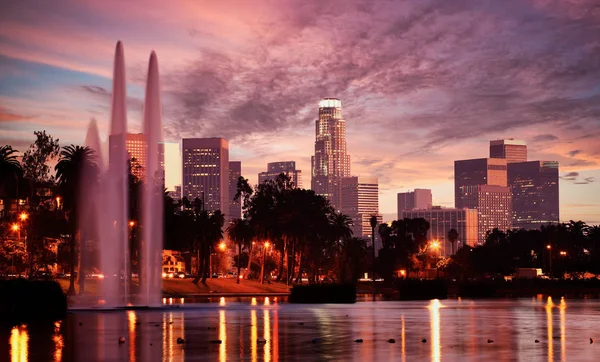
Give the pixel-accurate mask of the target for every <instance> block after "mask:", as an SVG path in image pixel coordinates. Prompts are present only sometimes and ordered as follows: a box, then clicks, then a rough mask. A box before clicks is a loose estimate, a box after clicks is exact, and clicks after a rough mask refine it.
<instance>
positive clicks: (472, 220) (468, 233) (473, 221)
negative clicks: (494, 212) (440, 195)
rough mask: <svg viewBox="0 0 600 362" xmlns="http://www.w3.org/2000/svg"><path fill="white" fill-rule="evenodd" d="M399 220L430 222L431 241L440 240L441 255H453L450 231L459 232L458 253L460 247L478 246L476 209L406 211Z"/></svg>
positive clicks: (436, 208)
mask: <svg viewBox="0 0 600 362" xmlns="http://www.w3.org/2000/svg"><path fill="white" fill-rule="evenodd" d="M398 218H399V219H403V218H408V219H415V218H423V219H425V220H427V222H429V235H428V236H429V239H430V240H438V241H439V242H440V244H441V249H440V255H441V256H449V255H451V254H452V245H451V243H450V241H449V240H448V231H450V229H454V230H456V231H457V232H458V241H457V243H456V244H455V245H454V251H455V252H456V251H457V250H458V249H459V248H460V247H462V246H464V245H468V246H471V247H475V246H477V244H478V224H477V210H475V209H442V208H440V207H438V206H436V207H433V208H430V209H429V210H405V211H402V213H401V214H399V216H398Z"/></svg>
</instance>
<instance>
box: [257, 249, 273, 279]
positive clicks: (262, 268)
mask: <svg viewBox="0 0 600 362" xmlns="http://www.w3.org/2000/svg"><path fill="white" fill-rule="evenodd" d="M270 246H271V243H269V242H268V241H265V244H264V246H263V253H262V263H261V266H260V284H265V258H266V256H267V249H268V248H269V247H270Z"/></svg>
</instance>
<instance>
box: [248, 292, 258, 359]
mask: <svg viewBox="0 0 600 362" xmlns="http://www.w3.org/2000/svg"><path fill="white" fill-rule="evenodd" d="M252 301H253V302H254V303H255V304H256V298H252ZM257 339H258V328H257V325H256V310H255V309H252V310H251V311H250V356H251V359H252V362H256V361H257V359H258V352H257V346H256V342H257Z"/></svg>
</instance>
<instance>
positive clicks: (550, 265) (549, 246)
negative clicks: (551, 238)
mask: <svg viewBox="0 0 600 362" xmlns="http://www.w3.org/2000/svg"><path fill="white" fill-rule="evenodd" d="M546 249H548V264H549V268H548V274H550V276H552V245H551V244H548V245H546Z"/></svg>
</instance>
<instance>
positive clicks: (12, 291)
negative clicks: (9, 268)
mask: <svg viewBox="0 0 600 362" xmlns="http://www.w3.org/2000/svg"><path fill="white" fill-rule="evenodd" d="M66 313H67V298H66V296H65V294H64V293H63V291H62V289H61V288H60V286H59V285H58V283H56V282H54V281H42V280H33V281H30V280H25V279H14V280H2V281H0V324H5V325H6V324H10V325H16V324H21V323H31V322H45V321H56V320H59V319H63V318H64V317H65V316H66Z"/></svg>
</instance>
